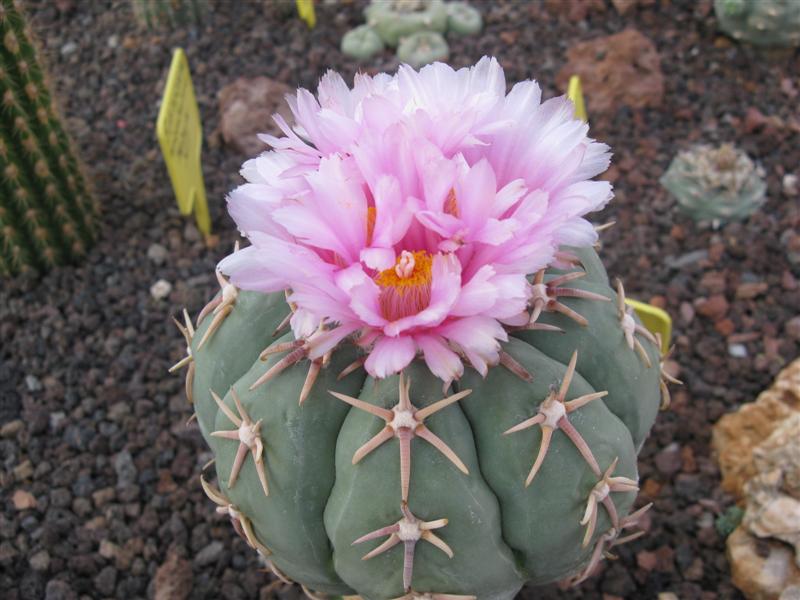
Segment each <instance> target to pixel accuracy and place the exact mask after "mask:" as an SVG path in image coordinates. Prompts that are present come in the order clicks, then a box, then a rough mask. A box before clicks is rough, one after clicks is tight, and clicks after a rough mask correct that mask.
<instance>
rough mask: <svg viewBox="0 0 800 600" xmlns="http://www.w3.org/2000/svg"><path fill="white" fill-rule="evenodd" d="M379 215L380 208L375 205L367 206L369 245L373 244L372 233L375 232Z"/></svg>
mask: <svg viewBox="0 0 800 600" xmlns="http://www.w3.org/2000/svg"><path fill="white" fill-rule="evenodd" d="M377 216H378V209H377V208H375V207H374V206H368V207H367V246H371V245H372V234H373V233H374V232H375V218H376V217H377Z"/></svg>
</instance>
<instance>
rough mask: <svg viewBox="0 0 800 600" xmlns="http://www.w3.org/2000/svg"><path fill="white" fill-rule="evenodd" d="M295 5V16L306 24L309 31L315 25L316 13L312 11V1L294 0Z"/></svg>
mask: <svg viewBox="0 0 800 600" xmlns="http://www.w3.org/2000/svg"><path fill="white" fill-rule="evenodd" d="M295 1H296V3H297V14H298V15H300V18H301V19H303V21H305V22H306V25H308V27H309V28H310V29H313V27H314V26H315V25H316V24H317V13H316V12H315V11H314V0H295Z"/></svg>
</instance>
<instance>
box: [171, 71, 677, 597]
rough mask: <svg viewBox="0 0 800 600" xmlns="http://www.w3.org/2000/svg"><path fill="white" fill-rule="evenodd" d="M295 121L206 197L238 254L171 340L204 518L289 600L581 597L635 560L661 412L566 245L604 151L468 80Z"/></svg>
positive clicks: (602, 299) (583, 226) (389, 91)
mask: <svg viewBox="0 0 800 600" xmlns="http://www.w3.org/2000/svg"><path fill="white" fill-rule="evenodd" d="M442 81H450V82H451V84H452V86H451V87H448V88H447V89H439V93H437V94H428V95H426V94H425V91H426V90H428V91H430V90H431V89H436V88H435V87H432V86H436V85H437V84H438V83H439V82H442ZM367 90H372V93H373V95H369V94H366V93H365V92H366V91H367ZM411 96H415V97H416V98H417V100H416V102H417V110H416V111H406V110H404V107H405V106H406V105H407V103H408V102H409V101H410V97H411ZM301 98H302V101H303V102H304V103H305V108H304V109H303V110H304V111H306V112H305V113H304V114H302V115H301V114H299V113H298V114H295V118H296V120H297V125H296V126H297V127H303V130H304V131H305V132H307V134H308V136H309V137H308V139H303V138H300V137H299V136H296V135H295V133H294V130H293V129H292V128H290V127H289V126H288V125H287V124H285V123H281V125H282V126H283V127H284V132H285V133H286V134H287V137H283V138H270V141H271V142H272V143H273V144H274V147H275V148H276V149H275V150H274V151H272V152H267V153H265V154H263V155H261V156H260V157H258V158H256V159H253V160H251V161H249V162H248V163H245V166H244V168H243V171H242V172H243V174H244V176H245V178H246V179H247V180H248V183H246V184H244V185H243V186H240V187H239V188H237V189H236V190H234V191H233V192H232V193H231V195H230V197H229V210H230V213H231V215H232V216H233V218H234V219H235V220H236V221H237V224H238V226H239V228H240V231H241V232H242V233H243V234H245V235H246V236H247V237H248V238H249V240H250V242H251V245H250V246H248V247H246V248H243V249H236V250H235V251H234V252H233V253H232V254H231V255H230V256H228V257H226V258H225V259H224V260H223V261H222V262H221V263H220V265H219V269H218V271H217V279H218V281H219V285H220V291H219V293H218V294H217V296H216V297H215V298H214V299H212V300H211V301H210V302H209V304H208V305H207V306H206V307H205V308H204V309H203V310H202V311H201V313H200V315H199V317H198V322H197V326H196V327H195V324H194V323H193V321H192V320H191V319H190V318H189V316H188V314H186V313H185V314H184V321H183V322H182V323H180V322H179V327H180V329H181V331H182V332H183V334H184V336H185V338H186V342H187V345H188V352H187V355H186V356H185V357H184V358H183V359H182V360H181V361H180V362H179V363H178V364H176V365H175V368H179V367H182V366H188V371H187V385H186V389H187V395H188V396H189V399H190V401H191V402H192V406H193V409H194V412H195V415H196V417H197V421H198V423H199V427H200V431H201V432H202V434H203V436H204V438H205V439H206V441H207V442H208V443H209V445H210V446H211V448H212V450H213V452H214V455H215V465H216V475H217V483H216V484H214V483H212V482H211V481H210V479H211V478H210V476H207V475H204V476H203V477H202V484H203V487H204V489H205V491H206V493H207V494H208V495H209V497H210V499H211V500H212V501H213V502H214V503H215V504H216V505H217V510H218V512H220V513H223V514H225V515H227V516H229V517H230V518H231V520H232V522H233V525H234V527H235V529H236V531H237V532H239V533H240V534H241V535H242V536H243V537H244V538H245V539H246V540H247V542H248V543H249V544H250V545H251V546H252V547H253V548H254V549H255V550H257V551H258V552H260V553H261V554H262V555H263V557H264V559H265V560H266V561H267V562H268V564H269V565H270V566H271V567H272V568H273V570H274V571H275V573H276V574H277V575H278V576H279V577H281V578H284V579H287V580H294V581H297V582H299V583H301V584H302V585H303V586H304V589H306V590H307V591H308V592H309V594H311V595H312V596H313V595H319V594H327V595H351V594H358V595H360V596H361V597H363V598H367V599H373V598H374V599H388V598H396V597H407V598H415V597H425V598H443V599H449V598H459V597H464V598H487V599H495V598H497V599H500V598H511V597H513V596H514V595H515V594H516V593H517V592H518V591H519V589H520V588H521V587H522V585H524V584H525V583H526V582H530V583H533V584H543V583H547V582H552V581H558V580H564V579H570V580H572V581H573V582H575V583H577V582H580V581H582V580H583V579H585V578H586V577H588V576H589V575H590V574H591V572H592V570H593V569H594V567H595V566H596V565H597V563H598V562H599V561H600V560H601V559H602V558H603V556H604V555H606V554H608V553H609V552H610V551H611V549H612V548H613V547H614V546H617V545H619V544H621V543H624V542H625V541H628V540H630V539H632V538H633V537H637V536H638V535H639V533H637V532H636V525H637V522H638V520H639V518H640V517H641V515H642V513H643V512H644V511H645V510H646V509H647V507H642V508H639V509H637V510H632V507H633V502H634V499H635V495H636V490H637V489H638V477H637V469H636V455H637V452H638V450H639V448H641V446H642V444H643V442H644V439H645V438H646V436H647V434H648V431H649V429H650V427H651V426H652V424H653V422H654V419H655V416H656V413H657V411H658V408H659V404H660V402H661V399H660V393H661V392H660V382H661V379H662V375H661V371H660V366H659V365H660V358H661V357H660V354H659V349H658V344H657V340H656V339H655V338H654V337H653V336H652V335H651V334H650V333H649V332H647V330H645V329H644V328H643V327H642V326H641V325H640V324H639V323H638V321H637V320H636V317H635V315H633V314H632V312H631V311H629V310H628V309H627V308H626V305H625V299H624V290H623V288H622V284H621V283H619V282H616V284H615V285H614V286H613V287H612V286H611V285H610V283H609V281H608V276H607V274H606V272H605V270H604V268H603V266H602V263H601V261H600V259H599V258H598V256H597V254H596V253H595V251H594V250H593V248H592V245H593V243H594V242H595V241H596V238H597V235H596V232H595V230H594V228H593V227H592V226H591V225H590V224H589V223H588V222H587V221H586V220H585V219H583V216H584V215H586V214H587V213H588V212H590V211H592V210H597V209H599V208H600V207H602V206H603V205H604V204H605V203H606V202H607V201H608V200H609V199H610V197H611V188H610V185H609V184H608V183H607V182H602V181H592V180H591V179H590V178H591V177H593V176H595V175H597V174H598V173H600V172H602V171H603V170H604V169H605V168H606V167H607V165H608V159H609V154H608V149H607V147H606V146H605V145H603V144H599V143H597V142H595V141H594V140H591V139H590V138H588V137H587V136H586V133H587V131H588V126H587V125H586V124H584V123H582V122H581V121H578V120H576V119H574V118H573V116H572V110H573V107H572V105H571V103H570V102H569V101H568V100H566V99H565V98H554V99H551V100H549V101H547V102H544V103H540V91H539V88H538V86H537V85H536V83H535V82H530V81H529V82H524V83H520V84H517V85H516V86H515V87H514V89H513V90H512V91H511V93H510V94H509V95H508V96H506V94H505V81H504V78H503V72H502V69H501V68H500V67H499V65H498V63H497V62H496V61H494V60H489V59H483V60H481V61H480V62H479V63H478V64H477V65H476V66H474V67H472V68H471V69H462V70H460V71H454V70H452V69H451V68H450V67H447V66H446V65H443V64H440V63H436V64H433V65H430V66H428V67H426V68H424V69H422V70H421V71H419V72H416V71H414V70H412V69H410V68H408V67H401V72H400V73H399V74H398V75H397V76H396V77H393V78H388V77H387V76H380V77H377V78H375V79H370V78H367V77H365V76H359V78H358V79H357V81H356V85H355V88H354V89H353V90H350V89H348V88H347V86H346V84H345V83H344V82H343V81H342V79H341V78H340V77H339V76H338V75H336V74H333V73H329V74H328V75H326V76H325V77H324V78H323V80H322V81H321V82H320V87H319V94H318V98H319V99H318V100H317V99H314V97H313V96H312V95H311V94H310V93H308V92H306V91H304V90H301V91H300V92H299V93H298V104H294V103H292V106H295V107H296V106H299V102H300V99H301ZM373 102H374V103H376V104H371V103H373ZM376 109H379V110H378V111H377V112H375V111H376ZM298 110H299V109H298ZM329 119H332V122H336V123H338V124H340V125H343V126H342V127H337V128H333V127H327V126H325V123H326V122H327V120H329ZM279 120H280V118H279ZM509 121H512V122H513V126H510V125H509ZM426 123H427V124H433V125H432V126H430V127H421V125H422V124H426ZM344 124H347V126H346V127H345V126H344ZM509 148H515V149H516V150H517V153H512V154H509V153H508V152H507V150H508V149H509ZM517 157H518V158H517Z"/></svg>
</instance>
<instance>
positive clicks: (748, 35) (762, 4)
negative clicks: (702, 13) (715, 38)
mask: <svg viewBox="0 0 800 600" xmlns="http://www.w3.org/2000/svg"><path fill="white" fill-rule="evenodd" d="M714 10H715V12H716V14H717V19H718V20H719V27H720V29H722V31H724V32H725V33H727V34H728V35H730V36H731V37H733V38H734V39H736V40H740V41H744V42H749V43H751V44H755V45H757V46H798V45H800V2H798V1H797V0H715V2H714Z"/></svg>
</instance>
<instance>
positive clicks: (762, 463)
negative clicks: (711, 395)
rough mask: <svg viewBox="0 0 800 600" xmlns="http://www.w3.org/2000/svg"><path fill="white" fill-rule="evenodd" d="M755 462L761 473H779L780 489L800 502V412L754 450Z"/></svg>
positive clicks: (782, 423)
mask: <svg viewBox="0 0 800 600" xmlns="http://www.w3.org/2000/svg"><path fill="white" fill-rule="evenodd" d="M753 461H754V463H755V466H756V469H757V471H758V472H759V473H769V472H772V471H779V472H780V474H781V480H780V484H779V486H780V489H781V490H782V491H783V492H784V493H786V494H789V495H790V496H792V497H793V498H795V499H797V500H800V412H797V413H794V414H792V415H790V416H789V417H787V418H786V419H784V420H783V421H782V422H781V424H780V426H779V427H778V428H777V429H776V430H775V431H773V432H772V435H770V436H769V437H768V438H767V439H766V440H764V441H763V442H761V443H760V444H759V445H758V446H757V447H756V448H754V449H753Z"/></svg>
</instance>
